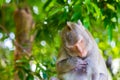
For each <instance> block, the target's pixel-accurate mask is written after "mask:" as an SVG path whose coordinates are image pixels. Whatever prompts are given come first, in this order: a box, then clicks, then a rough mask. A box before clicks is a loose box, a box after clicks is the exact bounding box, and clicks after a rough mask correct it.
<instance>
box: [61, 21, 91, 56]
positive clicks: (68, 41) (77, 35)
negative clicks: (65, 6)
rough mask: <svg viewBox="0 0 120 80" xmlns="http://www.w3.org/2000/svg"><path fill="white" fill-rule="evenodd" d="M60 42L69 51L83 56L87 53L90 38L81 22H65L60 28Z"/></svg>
mask: <svg viewBox="0 0 120 80" xmlns="http://www.w3.org/2000/svg"><path fill="white" fill-rule="evenodd" d="M61 35H62V43H63V45H64V46H65V47H66V48H67V49H69V50H70V51H71V52H73V53H75V54H77V55H78V56H79V57H81V58H84V57H86V56H87V54H88V50H89V46H90V39H89V35H88V33H87V32H86V30H85V28H84V27H83V25H82V23H81V22H80V21H78V23H73V22H67V25H66V27H65V28H64V29H63V30H62V34H61Z"/></svg>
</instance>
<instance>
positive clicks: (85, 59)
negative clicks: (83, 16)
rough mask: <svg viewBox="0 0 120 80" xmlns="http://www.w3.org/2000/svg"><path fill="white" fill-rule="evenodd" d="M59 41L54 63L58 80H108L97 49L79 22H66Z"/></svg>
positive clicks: (102, 60) (103, 63)
mask: <svg viewBox="0 0 120 80" xmlns="http://www.w3.org/2000/svg"><path fill="white" fill-rule="evenodd" d="M61 40H62V45H61V49H60V51H59V54H58V58H57V62H56V69H57V73H58V78H59V80H108V74H107V68H106V65H105V62H104V59H103V58H102V56H101V55H100V52H99V48H98V46H97V44H96V42H95V41H94V39H93V37H92V36H91V34H90V33H89V32H88V31H87V30H86V29H85V28H84V26H83V25H82V23H81V22H80V20H79V21H78V23H73V22H67V25H66V27H65V28H64V29H63V30H62V32H61Z"/></svg>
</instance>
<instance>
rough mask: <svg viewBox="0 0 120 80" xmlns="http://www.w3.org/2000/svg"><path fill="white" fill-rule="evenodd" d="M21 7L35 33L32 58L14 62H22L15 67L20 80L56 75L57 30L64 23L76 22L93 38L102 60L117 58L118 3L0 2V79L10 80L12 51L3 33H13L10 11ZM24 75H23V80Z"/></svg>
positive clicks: (100, 0)
mask: <svg viewBox="0 0 120 80" xmlns="http://www.w3.org/2000/svg"><path fill="white" fill-rule="evenodd" d="M24 6H29V7H30V8H31V12H32V14H33V18H34V21H35V23H36V25H35V30H34V31H31V32H32V33H33V34H36V36H35V39H34V43H33V50H32V54H33V55H32V57H31V58H30V59H28V58H26V57H25V58H23V59H22V60H20V61H18V62H22V64H21V65H18V66H19V67H20V70H19V71H18V72H19V76H20V78H21V80H24V79H26V80H34V78H36V79H38V80H39V79H44V80H48V79H49V78H50V77H51V76H56V70H55V62H56V56H57V54H58V50H59V47H60V31H61V29H62V28H63V27H64V26H65V25H66V22H67V21H73V22H76V21H77V20H78V19H80V20H81V21H82V22H83V25H84V26H85V27H86V28H87V29H88V30H89V31H90V32H91V33H92V35H93V36H94V38H95V40H96V42H97V43H98V45H99V48H100V50H101V53H102V54H103V56H104V57H105V59H107V58H108V57H109V56H112V57H113V59H116V58H120V50H119V47H120V38H119V36H120V30H119V29H120V1H119V0H113V1H111V0H34V1H33V0H0V63H1V64H0V70H1V73H0V74H1V75H0V80H12V79H13V72H14V70H13V69H14V65H13V64H14V62H13V61H14V58H13V53H14V52H13V50H14V48H13V47H14V46H13V47H12V50H11V48H9V49H8V48H7V47H5V46H4V42H5V40H6V39H8V38H11V36H9V35H7V34H9V33H10V32H13V33H15V25H14V20H13V15H14V10H15V9H16V8H17V7H24ZM3 27H4V28H5V29H3ZM1 36H2V37H1ZM13 39H14V38H13ZM2 45H3V46H2ZM32 66H34V68H35V69H34V70H32ZM24 74H26V75H27V77H26V78H24ZM119 75H120V72H119V73H118V74H116V75H114V80H117V79H118V78H120V76H119Z"/></svg>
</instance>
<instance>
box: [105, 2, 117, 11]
mask: <svg viewBox="0 0 120 80" xmlns="http://www.w3.org/2000/svg"><path fill="white" fill-rule="evenodd" d="M107 7H108V8H109V9H111V10H112V11H115V7H114V6H113V5H111V4H109V3H107Z"/></svg>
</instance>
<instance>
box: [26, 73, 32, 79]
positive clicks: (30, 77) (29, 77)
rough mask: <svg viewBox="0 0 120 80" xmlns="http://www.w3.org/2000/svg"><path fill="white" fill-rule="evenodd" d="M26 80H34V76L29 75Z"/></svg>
mask: <svg viewBox="0 0 120 80" xmlns="http://www.w3.org/2000/svg"><path fill="white" fill-rule="evenodd" d="M26 80H34V76H33V75H32V74H28V76H27V78H26Z"/></svg>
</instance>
